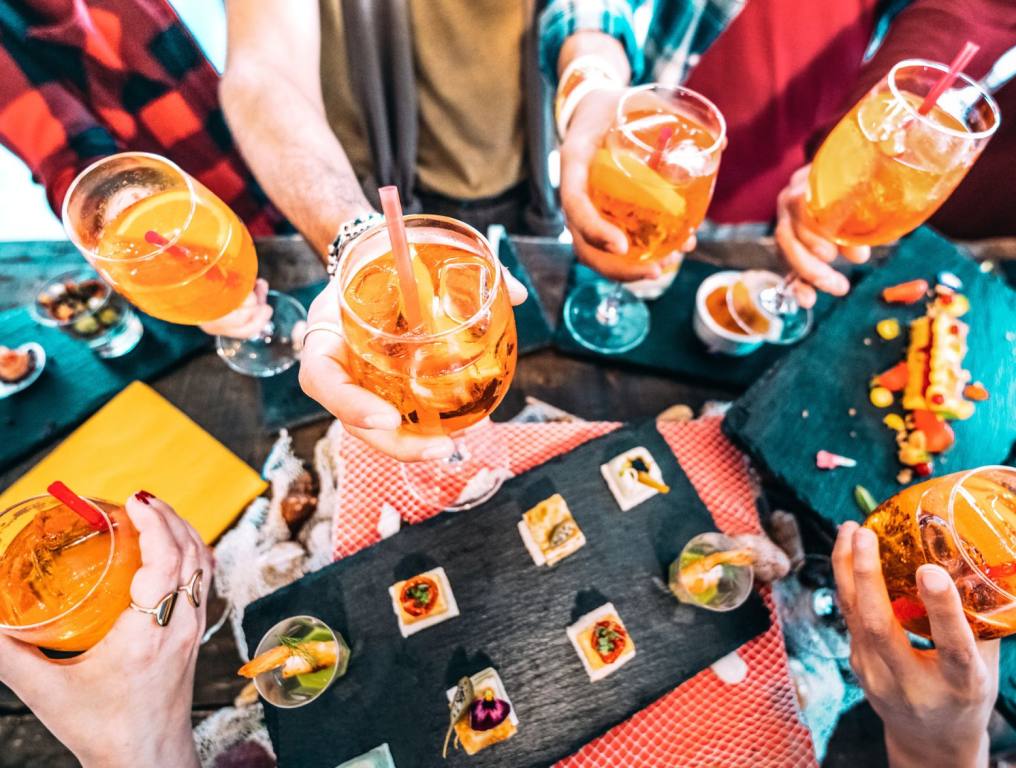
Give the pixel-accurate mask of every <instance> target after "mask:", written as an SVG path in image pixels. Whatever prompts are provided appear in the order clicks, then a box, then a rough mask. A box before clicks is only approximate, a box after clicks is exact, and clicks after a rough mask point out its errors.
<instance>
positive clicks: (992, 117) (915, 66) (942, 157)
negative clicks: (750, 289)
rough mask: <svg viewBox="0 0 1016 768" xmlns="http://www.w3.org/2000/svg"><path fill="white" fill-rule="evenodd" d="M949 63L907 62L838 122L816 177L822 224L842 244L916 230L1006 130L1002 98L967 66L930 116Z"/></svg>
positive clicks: (813, 214)
mask: <svg viewBox="0 0 1016 768" xmlns="http://www.w3.org/2000/svg"><path fill="white" fill-rule="evenodd" d="M948 71H949V67H948V66H947V65H945V64H940V63H938V62H934V61H925V60H923V59H907V60H904V61H901V62H899V63H898V64H896V66H894V67H893V68H892V69H891V70H890V71H889V73H888V74H887V75H886V76H885V77H884V78H882V80H881V82H879V83H878V84H877V85H876V86H874V87H873V88H872V89H871V90H870V91H869V92H868V94H867V95H866V96H864V97H863V98H862V99H861V100H860V101H859V102H858V103H857V104H856V105H855V106H854V108H853V109H851V110H850V112H849V113H847V115H846V116H845V117H844V118H843V119H842V120H840V122H839V123H838V124H837V125H836V127H835V128H833V130H832V132H831V133H830V134H829V136H828V137H826V140H825V141H824V142H823V143H822V146H821V147H820V148H819V150H818V153H817V154H816V155H815V160H814V162H813V163H812V166H811V173H810V175H809V177H808V191H807V196H806V210H807V213H808V215H809V216H810V218H811V220H812V223H813V225H814V226H815V228H816V229H818V230H819V231H821V232H822V233H823V234H824V235H825V236H826V237H828V238H829V239H830V240H832V241H833V242H836V243H839V244H840V245H881V244H884V243H889V242H892V241H893V240H896V239H898V238H900V237H902V236H903V235H905V234H907V233H908V232H911V231H912V230H914V229H916V228H917V227H918V226H920V225H921V224H923V223H924V222H925V221H927V219H928V218H929V217H930V216H931V215H932V214H933V213H934V212H935V211H936V210H937V209H938V207H939V206H940V205H942V203H944V202H945V201H946V199H947V198H948V197H949V195H950V194H952V191H953V190H954V189H955V188H956V186H957V185H958V184H959V183H960V182H961V181H962V180H963V177H964V176H966V174H967V171H969V170H970V167H971V166H972V165H973V164H974V161H975V160H977V158H978V156H979V155H980V154H981V152H982V150H983V149H984V147H985V145H986V144H987V143H988V139H990V138H991V136H992V134H994V133H995V131H996V130H997V129H998V124H999V120H1000V116H999V110H998V105H997V104H996V103H995V101H994V99H992V97H991V96H990V95H989V94H988V92H987V91H986V90H985V89H984V87H983V86H982V85H980V84H979V83H977V82H976V81H975V80H972V79H971V78H969V77H967V76H966V75H963V74H960V75H959V77H958V78H957V79H956V81H955V82H954V83H953V84H952V85H951V86H950V87H949V88H947V89H946V91H945V92H944V93H943V94H942V95H941V96H940V97H939V98H938V100H937V101H936V103H935V106H934V107H932V109H931V111H930V112H928V113H927V114H925V115H922V114H920V113H919V111H918V109H919V107H920V106H921V103H922V101H923V100H924V98H925V96H927V95H928V94H929V92H930V91H931V90H932V89H933V88H934V87H935V85H937V84H938V82H939V81H940V80H941V79H942V77H943V76H944V75H945V74H946V73H947V72H948Z"/></svg>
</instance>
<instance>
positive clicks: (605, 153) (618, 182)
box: [589, 149, 685, 217]
mask: <svg viewBox="0 0 1016 768" xmlns="http://www.w3.org/2000/svg"><path fill="white" fill-rule="evenodd" d="M589 175H590V181H591V182H592V183H593V184H595V185H596V186H597V187H599V188H600V189H601V190H602V191H603V192H604V193H606V194H607V195H609V196H611V197H616V198H619V199H621V200H624V201H626V202H628V203H631V204H632V205H635V206H637V207H640V208H649V209H654V210H659V211H663V212H665V213H667V214H669V215H671V216H676V217H680V216H683V215H684V209H685V203H684V198H683V197H681V195H679V194H678V193H677V191H676V190H675V189H674V186H673V185H672V184H670V183H668V182H667V181H666V180H665V179H664V178H663V177H662V176H660V174H658V173H657V172H656V171H654V170H653V169H652V168H650V167H649V166H648V165H646V164H645V163H644V162H643V161H642V160H640V159H639V158H638V157H636V156H635V155H632V154H629V153H626V152H617V153H612V152H611V151H610V150H608V149H599V150H597V152H596V156H595V157H594V158H593V164H592V167H591V168H590V174H589Z"/></svg>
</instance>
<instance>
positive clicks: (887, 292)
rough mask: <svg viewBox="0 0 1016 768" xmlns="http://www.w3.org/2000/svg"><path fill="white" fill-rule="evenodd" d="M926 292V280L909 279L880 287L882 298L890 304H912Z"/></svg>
mask: <svg viewBox="0 0 1016 768" xmlns="http://www.w3.org/2000/svg"><path fill="white" fill-rule="evenodd" d="M927 292H928V281H927V280H910V281H909V282H906V283H900V284H898V285H890V286H888V287H886V288H883V289H882V300H883V301H886V302H888V303H890V304H914V303H916V302H918V301H920V300H921V299H923V298H924V295H925V294H926V293H927Z"/></svg>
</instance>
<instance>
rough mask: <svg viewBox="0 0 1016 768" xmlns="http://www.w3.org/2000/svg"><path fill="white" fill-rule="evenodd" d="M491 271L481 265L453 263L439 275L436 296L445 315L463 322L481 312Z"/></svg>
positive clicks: (488, 287) (446, 265) (441, 269)
mask: <svg viewBox="0 0 1016 768" xmlns="http://www.w3.org/2000/svg"><path fill="white" fill-rule="evenodd" d="M490 283H491V280H490V271H489V270H488V269H487V267H486V265H484V264H477V263H469V262H457V263H455V262H453V263H451V264H445V265H444V266H442V267H441V268H440V270H439V272H438V295H439V296H440V298H441V309H442V311H443V312H444V314H445V316H446V317H448V318H449V319H450V320H452V321H454V322H455V323H465V322H468V321H469V320H471V319H472V318H473V316H474V315H475V314H476V313H477V312H479V311H480V307H482V306H483V304H484V302H485V301H486V299H487V295H488V292H489V290H490Z"/></svg>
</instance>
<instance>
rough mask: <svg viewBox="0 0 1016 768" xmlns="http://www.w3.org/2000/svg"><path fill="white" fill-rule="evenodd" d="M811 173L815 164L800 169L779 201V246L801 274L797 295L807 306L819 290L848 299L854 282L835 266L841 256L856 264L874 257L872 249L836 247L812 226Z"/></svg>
mask: <svg viewBox="0 0 1016 768" xmlns="http://www.w3.org/2000/svg"><path fill="white" fill-rule="evenodd" d="M810 171H811V165H806V166H804V167H803V168H798V169H797V171H795V172H794V175H793V176H791V177H790V183H789V184H787V186H786V187H784V189H783V191H782V192H780V195H779V197H777V198H776V243H777V245H779V246H780V250H781V251H783V255H784V257H785V258H786V259H787V262H788V263H789V264H790V268H791V269H792V270H794V272H796V273H797V277H798V279H797V280H795V281H794V292H795V293H796V295H797V300H798V301H799V302H800V303H801V306H803V307H811V306H813V305H814V304H815V298H816V295H815V290H816V289H818V290H820V291H824V292H825V293H831V294H832V295H833V296H845V295H846V293H847V291H849V290H850V281H849V280H847V278H846V277H845V276H844V275H842V274H841V273H839V272H837V271H836V270H835V269H833V268H832V266H831V265H832V263H833V262H834V261H835V260H836V257H837V256H841V255H842V256H843V257H844V258H845V259H847V260H848V261H852V262H854V263H855V264H863V263H864V262H866V261H867V260H868V258H869V257H870V256H871V248H869V247H868V246H866V245H854V246H848V245H843V246H839V245H836V243H834V242H832V241H831V240H828V239H826V237H825V236H823V235H822V234H821V233H820V232H818V230H816V229H815V227H814V225H812V224H811V221H810V219H809V217H808V213H807V211H806V210H805V193H806V192H807V189H808V174H809V173H810Z"/></svg>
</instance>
